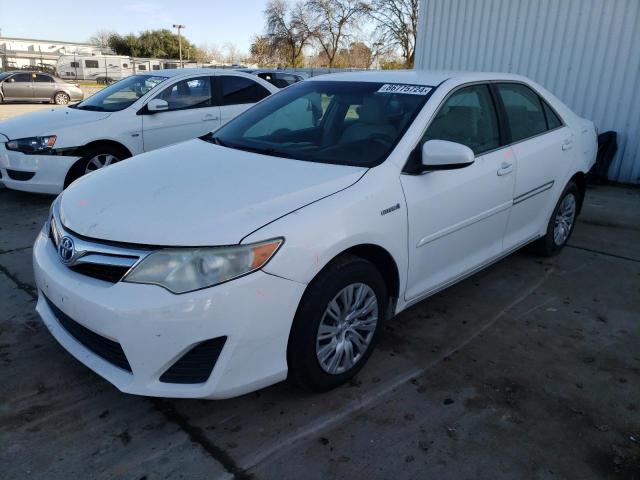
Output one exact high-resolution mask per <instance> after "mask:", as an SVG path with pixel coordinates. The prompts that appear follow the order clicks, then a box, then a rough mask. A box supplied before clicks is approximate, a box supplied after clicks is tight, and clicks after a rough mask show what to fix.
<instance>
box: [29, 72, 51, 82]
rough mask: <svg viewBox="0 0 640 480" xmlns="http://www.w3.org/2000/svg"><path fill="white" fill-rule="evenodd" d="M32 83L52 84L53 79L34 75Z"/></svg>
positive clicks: (47, 76)
mask: <svg viewBox="0 0 640 480" xmlns="http://www.w3.org/2000/svg"><path fill="white" fill-rule="evenodd" d="M34 81H35V82H38V83H53V78H51V77H50V76H49V75H42V74H40V73H38V74H36V78H35V79H34Z"/></svg>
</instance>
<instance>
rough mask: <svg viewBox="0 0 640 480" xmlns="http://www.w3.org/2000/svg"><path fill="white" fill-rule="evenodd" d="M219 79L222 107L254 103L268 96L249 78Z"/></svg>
mask: <svg viewBox="0 0 640 480" xmlns="http://www.w3.org/2000/svg"><path fill="white" fill-rule="evenodd" d="M219 78H220V85H221V89H222V105H238V104H242V103H256V102H259V101H260V100H262V99H263V98H265V97H268V96H269V91H268V90H267V89H266V88H264V87H263V86H262V85H258V83H257V82H254V81H253V80H251V79H249V78H244V77H232V76H227V75H223V76H221V77H219Z"/></svg>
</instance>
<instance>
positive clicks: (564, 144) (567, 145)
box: [562, 138, 573, 150]
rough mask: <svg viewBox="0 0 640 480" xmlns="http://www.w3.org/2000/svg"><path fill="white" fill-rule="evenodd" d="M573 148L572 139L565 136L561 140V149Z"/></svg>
mask: <svg viewBox="0 0 640 480" xmlns="http://www.w3.org/2000/svg"><path fill="white" fill-rule="evenodd" d="M572 148H573V140H571V139H570V138H567V139H566V140H565V141H564V142H562V150H570V149H572Z"/></svg>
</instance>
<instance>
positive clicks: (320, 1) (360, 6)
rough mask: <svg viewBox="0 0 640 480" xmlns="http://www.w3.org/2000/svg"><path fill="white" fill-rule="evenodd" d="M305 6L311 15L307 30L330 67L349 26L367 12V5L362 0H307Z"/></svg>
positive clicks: (346, 37)
mask: <svg viewBox="0 0 640 480" xmlns="http://www.w3.org/2000/svg"><path fill="white" fill-rule="evenodd" d="M306 6H307V8H308V11H309V12H311V13H312V15H313V17H312V20H311V23H310V24H307V26H306V27H307V31H308V32H309V34H310V35H312V36H313V37H314V38H315V39H316V41H317V42H318V44H319V45H320V48H321V49H322V51H323V52H324V54H325V56H326V58H327V60H328V63H329V67H332V66H333V64H334V61H335V58H336V55H337V53H338V50H339V49H340V48H341V47H344V44H345V43H346V42H347V40H348V38H349V35H350V30H351V28H352V27H354V26H355V24H356V22H357V21H358V20H359V19H361V18H362V17H363V16H364V15H365V14H366V13H368V11H369V6H368V5H367V4H366V3H365V2H363V1H362V0H307V3H306Z"/></svg>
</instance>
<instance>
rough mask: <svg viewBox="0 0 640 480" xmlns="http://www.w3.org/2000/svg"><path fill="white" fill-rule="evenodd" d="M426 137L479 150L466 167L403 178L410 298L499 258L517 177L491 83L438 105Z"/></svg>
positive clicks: (457, 93)
mask: <svg viewBox="0 0 640 480" xmlns="http://www.w3.org/2000/svg"><path fill="white" fill-rule="evenodd" d="M428 140H448V141H451V142H456V143H461V144H463V145H466V146H468V147H469V148H471V149H472V150H473V151H474V153H475V162H474V163H473V164H472V165H470V166H468V167H465V168H461V169H456V170H441V171H432V172H426V173H423V174H421V175H408V174H403V175H401V178H400V180H401V182H402V188H403V190H404V193H405V198H406V202H407V209H408V212H407V214H408V220H409V245H408V251H409V274H408V279H407V291H406V299H407V300H412V299H415V298H418V297H421V296H424V295H426V294H429V293H430V292H432V291H435V290H438V289H440V288H443V287H444V286H446V285H448V284H450V283H453V282H454V281H456V280H457V279H458V278H460V277H461V276H463V275H465V274H468V273H470V272H472V271H474V269H476V268H478V267H479V266H481V265H483V264H486V263H487V262H489V261H490V260H492V259H494V258H497V257H498V256H499V255H500V254H501V253H502V239H503V235H504V231H505V227H506V225H507V219H508V216H509V210H510V208H511V200H512V195H513V186H514V180H515V178H514V177H515V176H514V174H513V166H514V165H513V159H512V153H511V150H510V149H509V147H502V145H503V143H504V142H503V139H502V138H501V133H500V128H499V121H498V116H497V111H496V108H495V101H494V97H493V95H492V94H491V91H490V89H489V87H488V85H486V84H476V85H471V86H465V87H462V88H460V89H458V90H456V91H455V92H453V93H452V94H451V95H450V96H449V97H448V98H447V99H446V100H445V101H444V102H443V104H442V105H441V107H440V109H439V111H438V113H437V114H436V116H435V117H434V119H433V120H432V122H431V124H430V125H429V127H428V128H427V131H426V132H425V135H424V137H423V139H422V142H421V143H420V144H419V145H418V148H422V144H423V143H424V142H426V141H428Z"/></svg>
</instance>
